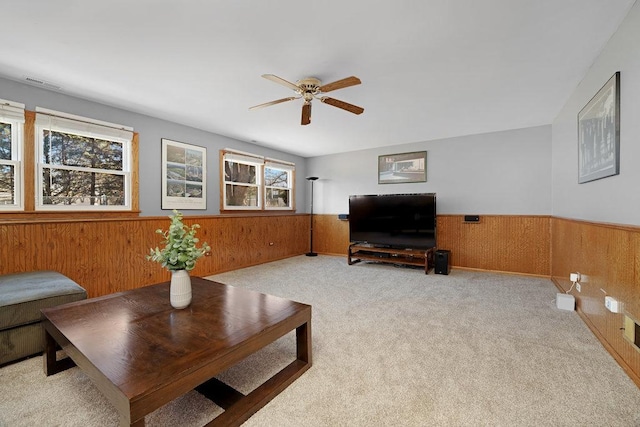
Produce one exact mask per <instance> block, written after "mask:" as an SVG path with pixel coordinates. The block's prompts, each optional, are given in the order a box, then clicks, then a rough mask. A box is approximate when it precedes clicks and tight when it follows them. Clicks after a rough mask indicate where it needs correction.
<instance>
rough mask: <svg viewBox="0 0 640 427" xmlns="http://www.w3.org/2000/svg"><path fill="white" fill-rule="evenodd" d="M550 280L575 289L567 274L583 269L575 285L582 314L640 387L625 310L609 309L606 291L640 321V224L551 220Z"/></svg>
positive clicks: (639, 360) (638, 356)
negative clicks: (624, 335)
mask: <svg viewBox="0 0 640 427" xmlns="http://www.w3.org/2000/svg"><path fill="white" fill-rule="evenodd" d="M551 234H552V236H553V239H552V245H551V254H552V257H551V265H552V279H553V281H554V282H555V284H556V285H557V286H558V288H560V289H561V290H564V291H568V290H569V289H570V288H571V282H570V280H569V274H571V273H575V272H579V273H580V275H581V277H582V279H581V281H580V284H581V292H577V291H576V290H575V287H574V289H573V290H572V291H571V294H572V295H574V296H575V298H576V307H577V310H578V314H579V315H580V316H581V317H582V319H583V320H584V322H585V323H586V324H587V326H589V328H590V329H591V330H592V331H593V333H594V334H595V335H596V336H597V337H598V339H599V340H600V341H601V342H602V343H603V345H604V346H605V347H606V348H607V350H609V352H610V353H611V355H612V356H613V357H614V358H615V359H616V360H617V361H618V363H619V364H620V365H621V366H622V367H623V369H625V371H626V372H627V374H628V375H629V377H631V379H633V380H634V381H635V383H636V384H637V385H638V386H640V352H639V351H638V350H637V349H636V348H635V347H634V346H632V345H631V344H630V343H629V342H628V341H627V340H625V339H624V337H623V332H624V331H623V329H622V328H623V326H624V324H623V317H624V315H623V314H622V313H619V314H618V313H611V312H610V311H608V310H607V309H606V307H605V305H604V297H605V295H610V296H612V297H614V298H616V299H617V300H618V301H620V302H622V306H623V312H624V313H626V314H627V315H629V316H630V317H631V318H633V319H635V320H636V321H640V227H633V226H624V225H616V224H603V223H593V222H587V221H579V220H573V219H565V218H557V217H554V218H552V219H551Z"/></svg>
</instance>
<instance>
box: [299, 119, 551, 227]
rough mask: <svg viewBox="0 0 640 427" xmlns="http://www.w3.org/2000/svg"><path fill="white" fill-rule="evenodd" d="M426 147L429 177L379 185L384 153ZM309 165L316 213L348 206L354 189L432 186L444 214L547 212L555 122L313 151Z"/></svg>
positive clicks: (343, 210) (379, 191)
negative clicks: (354, 148)
mask: <svg viewBox="0 0 640 427" xmlns="http://www.w3.org/2000/svg"><path fill="white" fill-rule="evenodd" d="M423 150H426V151H427V182H425V183H414V184H378V174H377V168H378V156H379V155H383V154H394V153H403V152H411V151H423ZM307 171H308V174H307V176H311V175H315V176H318V177H320V179H319V180H318V181H316V182H315V184H314V212H316V213H324V214H339V213H348V210H349V203H348V202H349V196H350V195H354V194H389V193H426V192H435V193H436V194H437V198H438V206H437V210H438V213H440V214H476V213H477V214H514V215H517V214H531V215H550V214H551V126H539V127H533V128H527V129H518V130H511V131H504V132H495V133H487V134H481V135H471V136H465V137H458V138H449V139H442V140H435V141H428V142H420V143H413V144H406V145H398V146H393V147H385V148H380V149H371V150H362V151H355V152H350V153H343V154H336V155H329V156H321V157H313V158H310V159H308V161H307ZM307 186H309V184H308V183H307Z"/></svg>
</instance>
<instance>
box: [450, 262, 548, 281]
mask: <svg viewBox="0 0 640 427" xmlns="http://www.w3.org/2000/svg"><path fill="white" fill-rule="evenodd" d="M451 269H456V270H468V271H484V272H486V273H497V274H509V275H512V276H528V277H540V278H542V279H550V278H551V276H549V275H548V274H533V273H521V272H519V271H503V270H487V269H485V268H474V267H460V266H457V265H452V266H451Z"/></svg>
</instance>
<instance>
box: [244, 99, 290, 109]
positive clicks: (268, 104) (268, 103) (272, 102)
mask: <svg viewBox="0 0 640 427" xmlns="http://www.w3.org/2000/svg"><path fill="white" fill-rule="evenodd" d="M298 98H300V97H295V96H290V97H288V98H282V99H278V100H276V101H271V102H265V103H264V104H259V105H254V106H253V107H249V110H256V109H258V108H264V107H268V106H270V105H276V104H280V103H281V102H287V101H293V100H294V99H298Z"/></svg>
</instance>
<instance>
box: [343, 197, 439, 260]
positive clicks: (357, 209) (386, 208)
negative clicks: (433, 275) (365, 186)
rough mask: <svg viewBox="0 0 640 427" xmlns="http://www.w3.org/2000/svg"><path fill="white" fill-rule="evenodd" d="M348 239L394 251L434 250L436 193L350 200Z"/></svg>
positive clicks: (351, 198) (354, 198) (352, 198)
mask: <svg viewBox="0 0 640 427" xmlns="http://www.w3.org/2000/svg"><path fill="white" fill-rule="evenodd" d="M349 239H350V240H351V242H353V243H367V244H371V245H374V246H378V247H389V248H395V249H428V248H433V247H435V246H436V195H435V193H418V194H380V195H362V196H350V197H349Z"/></svg>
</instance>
